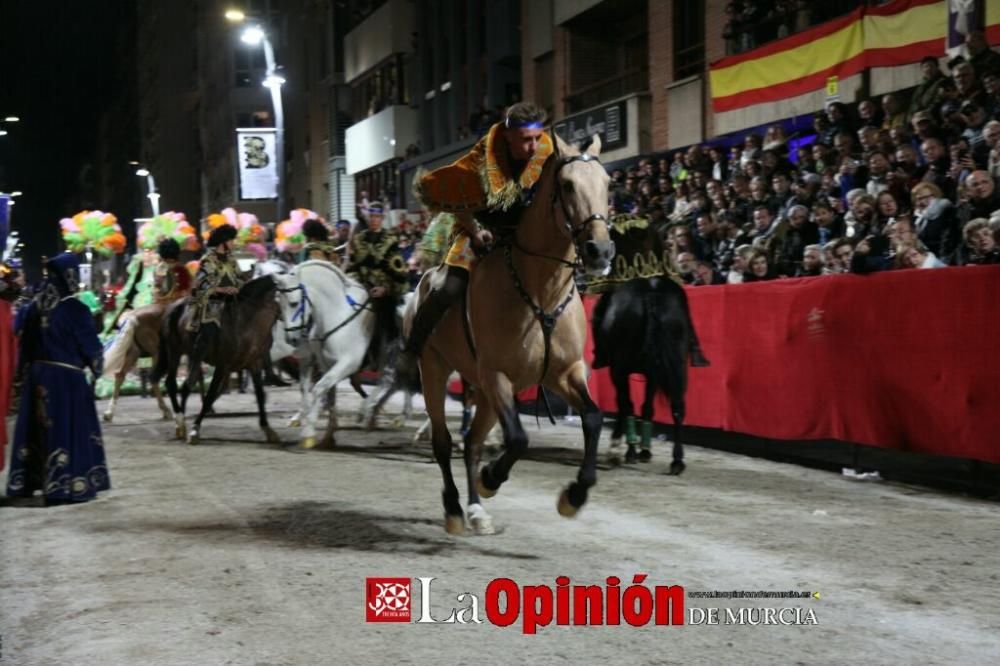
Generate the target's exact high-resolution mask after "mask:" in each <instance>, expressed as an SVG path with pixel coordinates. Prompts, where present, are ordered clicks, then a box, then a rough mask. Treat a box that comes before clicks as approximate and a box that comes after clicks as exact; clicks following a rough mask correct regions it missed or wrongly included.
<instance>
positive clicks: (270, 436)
mask: <svg viewBox="0 0 1000 666" xmlns="http://www.w3.org/2000/svg"><path fill="white" fill-rule="evenodd" d="M264 438H265V439H267V443H268V444H281V438H280V437H278V433H276V432H274V430H272V429H271V428H265V429H264Z"/></svg>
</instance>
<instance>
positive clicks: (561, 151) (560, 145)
mask: <svg viewBox="0 0 1000 666" xmlns="http://www.w3.org/2000/svg"><path fill="white" fill-rule="evenodd" d="M552 139H553V141H552V144H553V145H554V146H555V149H556V156H557V157H558V156H560V155H566V154H567V153H573V152H574V151H573V149H572V148H570V145H569V144H568V143H566V142H565V141H563V140H562V138H561V137H560V136H559V135H558V134H556V133H555V132H554V131H553V132H552Z"/></svg>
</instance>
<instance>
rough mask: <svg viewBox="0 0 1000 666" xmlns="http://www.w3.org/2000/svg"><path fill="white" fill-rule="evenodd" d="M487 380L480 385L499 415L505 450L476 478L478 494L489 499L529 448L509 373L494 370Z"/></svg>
mask: <svg viewBox="0 0 1000 666" xmlns="http://www.w3.org/2000/svg"><path fill="white" fill-rule="evenodd" d="M484 379H485V381H484V382H483V385H482V386H481V388H482V390H483V393H484V394H485V395H484V397H485V398H486V399H487V400H488V401H489V405H490V407H491V408H492V409H493V411H494V412H495V413H496V415H497V416H498V417H499V418H500V426H501V427H502V428H503V442H504V450H503V453H501V454H500V457H499V458H496V459H495V460H494V461H493V462H491V463H489V464H488V465H484V466H483V468H482V470H480V472H479V479H478V481H477V483H478V484H479V485H478V490H479V494H480V495H481V496H483V497H487V498H489V497H493V496H494V495H496V493H497V490H499V489H500V486H501V485H502V484H503V483H504V482H505V481H506V480H507V478H508V477H509V476H510V470H511V468H512V467H513V466H514V463H516V462H517V461H518V459H520V457H521V456H522V455H524V452H525V451H526V450H527V448H528V434H527V433H526V432H525V431H524V426H523V425H521V416H520V415H519V414H518V413H517V407H516V406H515V404H514V389H513V386H512V385H511V382H510V379H508V378H507V375H505V374H503V373H502V372H493V373H490V374H489V375H487V377H485V378H484ZM478 404H479V405H482V400H479V401H478ZM478 410H479V407H477V408H476V411H478Z"/></svg>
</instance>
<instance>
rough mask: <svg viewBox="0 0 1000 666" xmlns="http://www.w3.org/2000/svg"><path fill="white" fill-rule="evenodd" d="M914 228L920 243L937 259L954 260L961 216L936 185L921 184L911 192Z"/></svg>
mask: <svg viewBox="0 0 1000 666" xmlns="http://www.w3.org/2000/svg"><path fill="white" fill-rule="evenodd" d="M910 199H911V200H912V201H913V212H914V213H915V214H916V219H915V220H914V222H915V223H914V227H915V229H916V232H917V237H918V238H919V239H920V242H922V243H923V244H924V246H925V247H926V248H927V249H928V251H930V252H931V253H932V254H933V255H934V256H935V257H940V258H941V259H943V260H946V261H947V260H950V259H951V258H952V257H953V255H954V253H955V250H956V249H957V248H958V243H959V227H958V216H957V215H956V211H955V206H954V205H953V204H952V203H951V201H949V200H948V199H945V198H944V195H943V194H942V193H941V190H940V189H939V188H938V187H937V186H936V185H934V184H933V183H926V182H925V183H918V184H917V186H916V187H914V188H913V190H912V191H911V192H910Z"/></svg>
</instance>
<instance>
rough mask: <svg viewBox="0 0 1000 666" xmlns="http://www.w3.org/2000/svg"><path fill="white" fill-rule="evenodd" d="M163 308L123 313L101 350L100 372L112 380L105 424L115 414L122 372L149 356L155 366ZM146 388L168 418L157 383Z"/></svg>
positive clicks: (164, 307)
mask: <svg viewBox="0 0 1000 666" xmlns="http://www.w3.org/2000/svg"><path fill="white" fill-rule="evenodd" d="M166 308H167V305H166V304H161V303H153V304H150V305H145V306H143V307H141V308H137V309H135V310H133V311H132V312H129V313H128V314H126V315H125V316H124V317H123V320H124V321H123V322H122V327H121V329H120V330H119V331H118V333H117V334H115V337H114V340H113V341H112V343H111V344H110V345H109V346H108V347H107V348H106V349H105V350H104V374H105V375H109V376H112V377H114V380H115V388H114V391H113V392H112V394H111V401H110V402H109V403H108V408H107V409H106V410H105V411H104V420H105V421H107V422H108V423H110V422H111V420H112V419H114V417H115V405H116V404H118V393H119V391H120V390H121V387H122V383H123V382H124V381H125V375H127V374H128V373H129V371H131V370H132V368H134V367H135V364H136V363H137V362H138V361H139V359H140V358H142V357H151V358H152V359H153V365H154V366H155V365H156V359H157V355H158V354H159V349H160V325H161V324H162V323H163V313H164V311H165V310H166ZM150 388H151V389H152V393H153V396H154V397H155V398H156V404H157V405H158V406H159V408H160V413H161V414H162V415H163V418H164V419H165V420H166V419H169V418H170V417H171V412H170V409H169V408H167V404H166V402H164V400H163V393H161V392H160V384H159V382H153V384H152V386H151V387H150Z"/></svg>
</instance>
